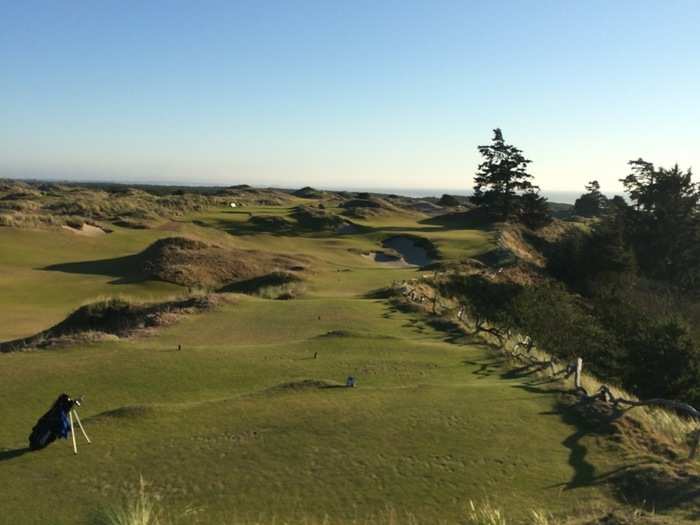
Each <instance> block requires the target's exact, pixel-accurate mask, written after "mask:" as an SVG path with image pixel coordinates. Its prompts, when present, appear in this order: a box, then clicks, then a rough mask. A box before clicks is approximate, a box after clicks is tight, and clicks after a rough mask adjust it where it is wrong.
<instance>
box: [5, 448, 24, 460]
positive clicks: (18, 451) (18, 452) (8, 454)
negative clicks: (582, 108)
mask: <svg viewBox="0 0 700 525" xmlns="http://www.w3.org/2000/svg"><path fill="white" fill-rule="evenodd" d="M27 452H29V447H24V448H15V449H13V450H0V461H10V460H12V459H16V458H18V457H20V456H23V455H24V454H26V453H27Z"/></svg>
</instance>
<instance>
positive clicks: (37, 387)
mask: <svg viewBox="0 0 700 525" xmlns="http://www.w3.org/2000/svg"><path fill="white" fill-rule="evenodd" d="M466 233H467V234H468V235H471V233H470V232H466ZM258 240H259V245H258V248H260V249H265V246H266V245H267V243H274V244H275V245H276V246H277V247H278V248H279V249H288V250H289V251H297V252H299V251H302V252H305V253H308V254H309V256H313V257H314V258H315V260H317V261H318V264H317V267H316V268H315V270H316V272H315V274H314V275H313V277H312V283H311V284H310V292H309V296H308V297H307V298H304V299H299V300H293V301H270V300H263V299H258V298H251V297H245V296H235V297H233V298H232V302H231V303H229V304H226V305H224V306H222V307H221V308H220V309H219V310H217V311H214V312H208V313H206V314H202V315H197V316H193V317H190V318H188V319H185V320H183V321H182V322H180V323H178V324H176V325H173V326H170V327H168V328H165V329H162V330H160V331H159V332H157V333H156V334H155V335H153V336H149V337H140V338H135V339H132V340H122V341H114V342H102V343H99V344H93V345H88V346H80V347H72V348H64V349H60V350H51V351H41V352H27V353H17V354H9V355H2V356H0V361H1V362H0V385H2V392H3V397H4V403H3V425H1V426H0V486H2V487H3V490H4V492H3V498H2V500H1V503H0V523H8V524H9V523H23V524H46V523H52V524H79V523H90V522H91V520H92V519H93V518H94V516H95V515H96V513H98V512H99V510H100V509H102V508H104V507H105V506H108V505H110V504H113V503H114V502H116V501H118V500H119V498H120V497H122V496H123V494H124V492H125V490H128V488H129V487H133V486H134V485H135V484H136V483H137V482H138V478H139V476H140V475H143V477H144V478H145V479H146V480H147V481H149V482H150V483H152V485H153V490H154V491H156V492H157V493H159V494H160V495H161V496H162V498H163V502H164V503H165V505H166V506H167V507H168V508H170V509H172V510H173V512H185V510H186V509H188V508H189V509H195V511H196V516H197V519H198V520H199V523H214V524H216V523H222V524H223V523H234V522H235V520H241V519H256V520H258V519H259V520H263V521H271V520H272V519H277V520H278V521H279V520H281V521H284V520H298V519H301V518H303V517H316V518H323V517H324V516H326V515H328V516H330V517H331V518H332V520H333V521H347V520H351V519H354V518H363V517H366V516H368V515H376V514H380V513H383V512H385V511H386V509H387V508H388V507H390V508H393V509H396V510H397V511H398V512H399V514H403V513H412V514H414V515H416V516H417V517H418V518H419V519H420V520H422V521H425V522H431V523H434V522H439V521H441V520H444V521H446V522H454V521H456V520H458V519H459V517H460V516H462V515H463V511H464V507H465V505H466V504H467V502H468V500H470V499H473V500H483V499H484V498H486V497H488V498H489V499H490V500H492V501H494V502H496V503H497V504H498V506H500V507H502V508H505V509H508V511H509V513H510V515H511V516H512V517H513V518H514V519H518V518H522V517H523V516H525V515H526V513H527V512H528V511H529V509H531V508H546V509H548V510H550V511H558V510H563V509H565V508H566V507H570V506H571V505H578V504H580V503H582V502H588V501H593V500H598V499H607V498H608V494H607V493H606V492H605V488H604V487H602V486H599V485H597V484H596V483H595V479H596V476H599V475H604V474H605V473H606V472H609V471H612V470H613V469H615V468H617V467H619V466H620V465H621V464H623V463H624V461H625V458H624V457H622V456H620V454H619V453H618V452H616V451H615V449H614V448H611V447H610V445H609V444H608V443H607V442H606V441H605V440H602V439H598V438H596V437H595V436H587V435H585V434H583V433H580V432H578V430H577V429H576V428H575V427H574V426H572V425H569V424H567V423H565V422H563V421H562V417H561V416H560V414H559V413H557V412H556V411H555V410H554V407H555V403H556V396H555V394H552V393H549V392H546V391H543V390H542V391H541V390H537V389H536V388H533V387H532V386H531V385H529V384H527V383H525V382H524V380H521V379H506V378H504V377H503V375H504V374H503V372H504V370H502V369H501V368H500V367H499V364H498V362H497V361H495V360H494V355H493V353H492V351H491V350H490V349H489V348H487V347H485V346H483V345H482V344H480V343H479V342H477V341H462V342H459V343H453V342H448V341H447V340H446V338H445V335H444V334H442V333H439V332H436V331H435V330H433V329H432V328H430V327H428V326H426V325H424V324H423V323H422V322H421V321H420V320H419V319H417V318H415V317H413V316H411V315H408V314H404V313H401V312H397V311H394V310H392V309H391V308H390V307H389V305H388V304H386V303H385V302H383V301H379V300H373V299H365V298H364V297H365V295H366V293H367V292H369V291H370V290H371V289H373V288H375V287H377V285H378V284H380V283H381V284H388V283H390V282H391V281H392V280H393V279H399V278H402V277H406V276H410V275H412V274H413V273H414V270H410V269H409V270H404V269H402V270H394V269H386V268H380V267H375V266H372V265H371V264H370V263H366V262H364V261H363V260H362V258H360V257H359V256H356V255H352V254H349V253H348V252H347V247H348V246H352V245H353V244H357V245H361V246H371V245H372V239H371V238H370V237H365V238H356V239H348V240H347V241H345V240H341V241H339V242H340V244H339V245H338V243H336V242H334V240H333V239H328V238H314V237H309V238H307V237H298V238H279V237H275V236H268V235H260V236H259V237H258ZM241 242H242V243H248V244H251V245H252V244H255V242H256V241H255V239H254V238H253V237H251V236H247V237H246V238H242V239H241ZM311 247H313V249H312V248H311ZM51 262H53V261H51ZM348 270H349V271H348ZM5 286H6V285H5ZM334 290H335V291H336V292H335V293H334ZM5 329H7V328H6V327H5ZM178 344H181V345H182V351H179V352H178V351H177V350H176V348H177V345H178ZM315 352H318V358H317V359H314V358H313V356H314V353H315ZM348 375H354V376H355V377H357V379H358V382H359V386H358V387H357V388H355V389H348V388H342V387H339V388H317V387H315V386H310V387H305V385H306V383H304V381H305V380H314V381H319V382H320V381H323V382H325V383H326V384H327V385H333V384H335V383H337V384H342V383H343V382H344V380H345V378H346V377H347V376H348ZM62 391H68V392H70V393H72V394H76V395H78V394H83V395H85V396H86V400H85V406H84V407H83V408H82V409H81V415H82V418H83V421H84V423H85V425H86V428H87V431H88V433H89V434H90V437H91V438H92V439H93V444H92V445H85V444H84V443H81V444H80V450H79V452H80V453H79V455H78V456H77V457H76V456H73V453H72V450H71V445H70V443H69V442H63V441H61V442H57V443H54V444H53V445H51V446H50V447H49V448H48V449H46V450H44V451H41V452H38V453H28V452H26V451H25V450H24V447H25V445H26V436H27V435H28V433H29V431H30V430H31V427H32V425H33V424H34V422H35V420H36V418H37V417H38V416H39V415H41V414H42V413H43V412H44V411H45V410H46V409H47V408H48V405H49V404H50V402H51V401H52V400H53V399H54V398H55V397H56V396H57V394H58V393H60V392H62Z"/></svg>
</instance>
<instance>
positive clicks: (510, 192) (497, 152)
mask: <svg viewBox="0 0 700 525" xmlns="http://www.w3.org/2000/svg"><path fill="white" fill-rule="evenodd" d="M493 133H494V136H493V140H492V141H491V144H489V145H487V146H479V153H481V155H482V157H483V158H484V161H483V162H482V163H481V164H479V168H478V171H477V173H476V176H475V177H474V195H473V196H472V202H473V203H474V204H476V205H478V206H483V207H484V208H485V209H486V210H487V211H488V212H489V214H490V215H491V216H493V217H494V218H495V219H497V220H510V219H513V218H519V217H520V215H521V205H522V203H521V199H520V194H521V193H524V192H534V191H535V190H537V189H538V188H537V186H535V185H533V184H532V182H530V180H531V179H532V175H530V174H529V173H528V172H527V165H528V164H530V162H532V161H530V160H528V159H526V158H525V157H524V156H523V152H522V151H521V150H519V149H518V148H516V147H515V146H513V145H511V144H506V142H505V141H504V140H503V133H501V130H500V129H498V128H497V129H495V130H493Z"/></svg>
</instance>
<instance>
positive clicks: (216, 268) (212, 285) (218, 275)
mask: <svg viewBox="0 0 700 525" xmlns="http://www.w3.org/2000/svg"><path fill="white" fill-rule="evenodd" d="M141 259H142V260H143V269H144V272H145V276H146V277H147V278H150V279H159V280H162V281H166V282H171V283H175V284H180V285H183V286H190V287H200V288H208V289H216V288H220V287H222V286H225V285H228V284H230V283H232V282H237V281H245V280H249V279H253V278H255V277H261V276H262V275H265V274H267V273H270V272H273V271H277V270H287V269H290V268H292V267H294V266H297V265H299V261H298V260H297V259H293V258H292V257H288V256H284V255H274V254H270V253H265V252H258V251H253V250H239V249H235V248H230V247H223V246H219V245H215V244H208V243H205V242H202V241H199V240H195V239H188V238H185V237H168V238H165V239H160V240H158V241H156V242H154V243H153V244H152V245H150V246H149V247H148V248H147V249H146V250H144V251H143V252H142V253H141Z"/></svg>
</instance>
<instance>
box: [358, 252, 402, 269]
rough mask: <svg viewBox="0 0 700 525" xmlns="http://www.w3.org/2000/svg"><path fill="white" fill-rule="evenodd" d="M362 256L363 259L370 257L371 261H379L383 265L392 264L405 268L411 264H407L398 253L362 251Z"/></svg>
mask: <svg viewBox="0 0 700 525" xmlns="http://www.w3.org/2000/svg"><path fill="white" fill-rule="evenodd" d="M362 257H364V258H365V259H370V260H372V261H373V262H376V263H379V264H381V265H384V266H393V267H396V268H406V267H408V266H411V265H410V264H408V263H407V262H406V261H405V260H404V258H403V257H400V256H398V255H392V254H390V253H386V252H369V253H363V254H362Z"/></svg>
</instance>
